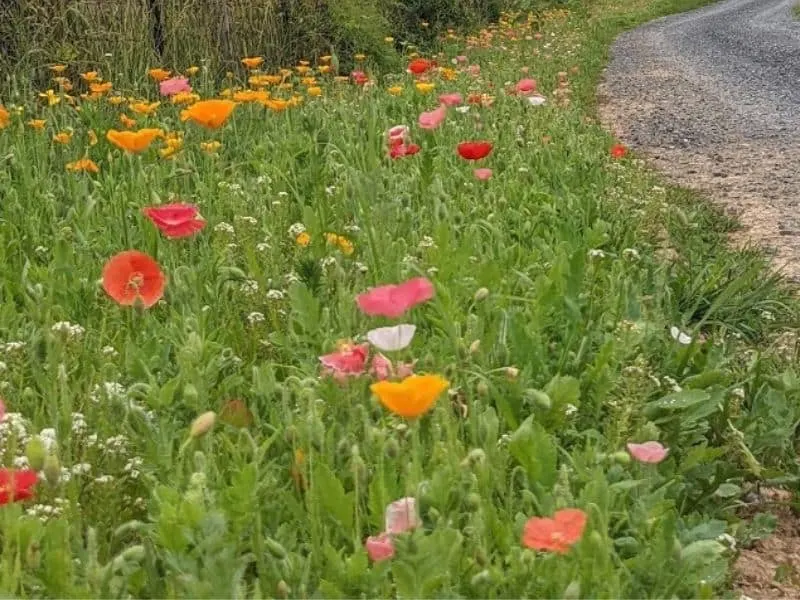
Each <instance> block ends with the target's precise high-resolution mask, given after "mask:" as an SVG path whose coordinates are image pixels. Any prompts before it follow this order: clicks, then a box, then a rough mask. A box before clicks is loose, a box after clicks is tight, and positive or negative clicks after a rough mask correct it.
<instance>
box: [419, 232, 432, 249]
mask: <svg viewBox="0 0 800 600" xmlns="http://www.w3.org/2000/svg"><path fill="white" fill-rule="evenodd" d="M417 246H418V247H419V248H436V242H435V241H434V240H433V238H432V237H431V236H429V235H426V236H423V237H422V239H421V240H420V241H419V244H417Z"/></svg>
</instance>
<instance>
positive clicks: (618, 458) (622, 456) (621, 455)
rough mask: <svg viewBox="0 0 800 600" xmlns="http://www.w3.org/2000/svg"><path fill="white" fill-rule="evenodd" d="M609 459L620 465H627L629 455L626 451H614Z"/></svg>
mask: <svg viewBox="0 0 800 600" xmlns="http://www.w3.org/2000/svg"><path fill="white" fill-rule="evenodd" d="M611 459H612V460H613V461H614V462H616V463H618V464H620V465H629V464H630V463H631V455H630V454H628V453H627V452H622V451H620V452H614V454H612V455H611Z"/></svg>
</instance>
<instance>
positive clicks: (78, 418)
mask: <svg viewBox="0 0 800 600" xmlns="http://www.w3.org/2000/svg"><path fill="white" fill-rule="evenodd" d="M86 428H87V426H86V417H84V416H83V413H79V412H74V413H72V433H74V434H75V435H81V434H82V433H84V432H85V431H86Z"/></svg>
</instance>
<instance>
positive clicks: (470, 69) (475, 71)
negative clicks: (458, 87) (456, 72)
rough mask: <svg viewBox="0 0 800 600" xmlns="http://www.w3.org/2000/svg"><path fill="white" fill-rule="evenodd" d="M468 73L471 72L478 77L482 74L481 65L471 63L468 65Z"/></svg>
mask: <svg viewBox="0 0 800 600" xmlns="http://www.w3.org/2000/svg"><path fill="white" fill-rule="evenodd" d="M467 73H469V74H470V75H472V76H473V77H478V76H479V75H480V74H481V66H480V65H470V66H468V67H467Z"/></svg>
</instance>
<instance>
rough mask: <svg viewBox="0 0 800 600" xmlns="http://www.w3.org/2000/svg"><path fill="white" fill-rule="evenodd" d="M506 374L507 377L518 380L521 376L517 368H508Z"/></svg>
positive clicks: (505, 370)
mask: <svg viewBox="0 0 800 600" xmlns="http://www.w3.org/2000/svg"><path fill="white" fill-rule="evenodd" d="M503 371H504V372H505V374H506V377H508V378H509V379H512V380H513V379H516V378H517V377H518V376H519V369H518V368H517V367H506V368H505V369H503Z"/></svg>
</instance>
